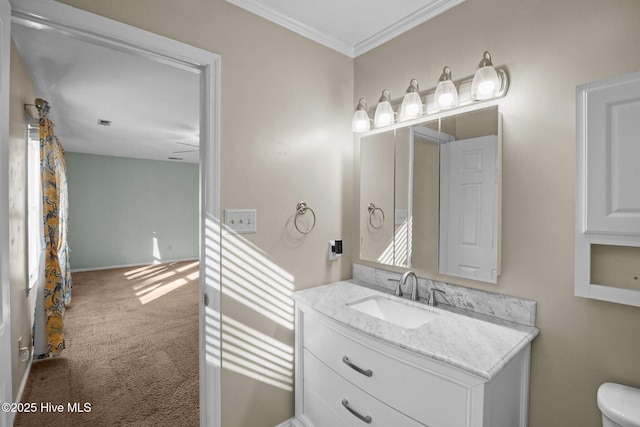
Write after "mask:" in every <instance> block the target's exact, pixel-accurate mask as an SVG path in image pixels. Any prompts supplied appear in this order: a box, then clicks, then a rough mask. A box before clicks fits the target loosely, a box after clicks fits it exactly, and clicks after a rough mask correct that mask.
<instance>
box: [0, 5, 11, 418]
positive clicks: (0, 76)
mask: <svg viewBox="0 0 640 427" xmlns="http://www.w3.org/2000/svg"><path fill="white" fill-rule="evenodd" d="M10 56H11V6H10V5H9V1H8V0H0V360H2V363H0V403H5V402H11V401H12V400H13V385H12V381H13V380H12V372H11V282H10V280H9V72H10V71H9V70H10V68H9V65H10V64H9V61H10ZM12 423H13V417H12V414H11V413H10V412H7V411H5V410H0V427H8V426H10V425H11V424H12Z"/></svg>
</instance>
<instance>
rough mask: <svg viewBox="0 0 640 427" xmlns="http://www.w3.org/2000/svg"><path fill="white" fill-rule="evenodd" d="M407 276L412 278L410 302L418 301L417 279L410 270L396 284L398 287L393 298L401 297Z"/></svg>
mask: <svg viewBox="0 0 640 427" xmlns="http://www.w3.org/2000/svg"><path fill="white" fill-rule="evenodd" d="M409 276H413V287H412V288H411V301H418V277H417V276H416V273H414V272H413V271H411V270H409V271H407V272H405V273H404V274H403V275H402V277H401V278H400V281H399V282H398V286H397V287H396V291H395V293H394V294H395V296H398V297H401V296H402V285H405V284H406V283H407V279H408V278H409Z"/></svg>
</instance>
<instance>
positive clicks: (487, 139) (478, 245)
mask: <svg viewBox="0 0 640 427" xmlns="http://www.w3.org/2000/svg"><path fill="white" fill-rule="evenodd" d="M445 146H446V154H445V156H443V162H447V160H445V159H447V156H448V162H447V163H448V164H443V165H442V167H443V168H444V169H445V170H446V169H448V171H447V172H445V173H446V177H444V179H442V181H441V198H442V199H443V200H442V201H441V204H442V205H443V206H445V209H443V210H441V230H440V233H441V237H442V238H444V239H445V240H446V249H445V251H444V254H443V256H441V266H440V270H441V271H440V272H441V273H445V274H451V275H455V276H461V277H468V278H472V279H478V280H484V281H489V282H494V283H495V282H496V280H497V271H496V265H497V256H498V248H497V235H496V232H495V230H496V227H495V224H496V214H497V212H496V196H497V186H496V185H497V184H496V176H497V175H496V160H497V153H498V151H497V149H498V137H497V136H496V135H489V136H482V137H479V138H471V139H464V140H459V141H452V142H449V143H447V144H444V145H443V148H445ZM443 151H444V150H443ZM443 269H444V271H443Z"/></svg>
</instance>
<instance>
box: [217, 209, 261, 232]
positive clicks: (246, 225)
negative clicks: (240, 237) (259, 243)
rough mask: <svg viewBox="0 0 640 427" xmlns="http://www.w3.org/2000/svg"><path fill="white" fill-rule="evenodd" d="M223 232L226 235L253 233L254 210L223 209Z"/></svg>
mask: <svg viewBox="0 0 640 427" xmlns="http://www.w3.org/2000/svg"><path fill="white" fill-rule="evenodd" d="M224 225H225V231H226V232H227V233H228V234H236V233H241V234H244V233H255V232H256V210H255V209H225V210H224Z"/></svg>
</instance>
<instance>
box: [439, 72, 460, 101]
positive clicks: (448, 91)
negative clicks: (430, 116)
mask: <svg viewBox="0 0 640 427" xmlns="http://www.w3.org/2000/svg"><path fill="white" fill-rule="evenodd" d="M435 102H436V108H438V109H440V110H445V109H448V108H451V107H455V106H456V105H458V90H457V89H456V85H454V84H453V82H452V81H451V69H450V68H449V67H444V68H443V69H442V75H441V76H440V79H439V81H438V86H436V93H435Z"/></svg>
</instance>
